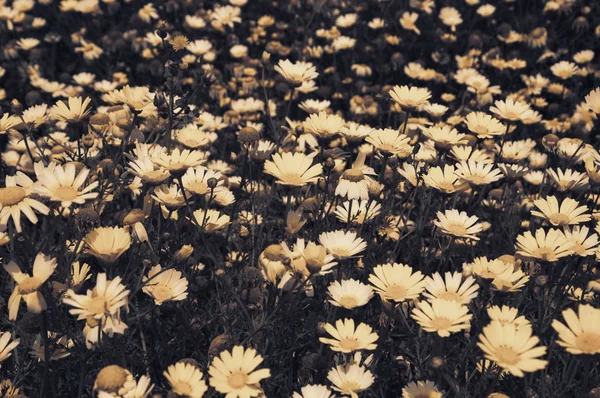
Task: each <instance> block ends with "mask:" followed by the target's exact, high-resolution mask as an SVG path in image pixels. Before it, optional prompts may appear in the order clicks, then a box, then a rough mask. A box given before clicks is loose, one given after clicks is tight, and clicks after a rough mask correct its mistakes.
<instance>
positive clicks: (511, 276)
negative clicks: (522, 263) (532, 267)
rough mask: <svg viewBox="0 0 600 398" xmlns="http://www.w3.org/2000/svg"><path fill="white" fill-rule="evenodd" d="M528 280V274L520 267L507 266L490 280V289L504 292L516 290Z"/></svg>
mask: <svg viewBox="0 0 600 398" xmlns="http://www.w3.org/2000/svg"><path fill="white" fill-rule="evenodd" d="M528 281H529V276H528V275H525V273H524V272H523V271H521V270H520V269H517V270H515V269H514V267H513V266H509V267H507V268H506V270H505V271H504V272H503V273H502V274H500V275H498V276H497V277H495V278H494V280H492V289H493V290H497V291H500V292H505V293H514V292H518V291H519V290H521V289H522V288H523V286H525V284H526V283H527V282H528Z"/></svg>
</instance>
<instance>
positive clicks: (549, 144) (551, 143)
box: [542, 134, 559, 151]
mask: <svg viewBox="0 0 600 398" xmlns="http://www.w3.org/2000/svg"><path fill="white" fill-rule="evenodd" d="M558 141H559V138H558V137H557V136H556V135H554V134H546V135H545V136H544V137H543V138H542V145H544V147H546V149H548V150H549V151H551V150H553V149H554V147H556V145H557V144H558Z"/></svg>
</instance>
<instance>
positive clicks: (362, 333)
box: [319, 318, 379, 353]
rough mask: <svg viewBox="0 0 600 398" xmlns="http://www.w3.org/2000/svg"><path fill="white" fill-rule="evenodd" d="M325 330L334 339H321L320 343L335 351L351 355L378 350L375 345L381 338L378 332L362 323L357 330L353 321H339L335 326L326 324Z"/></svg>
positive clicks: (347, 319)
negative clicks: (361, 351)
mask: <svg viewBox="0 0 600 398" xmlns="http://www.w3.org/2000/svg"><path fill="white" fill-rule="evenodd" d="M325 330H326V331H327V333H329V335H330V336H331V337H333V338H331V339H329V338H325V337H320V338H319V341H320V342H321V343H324V344H327V345H329V347H330V348H331V349H332V350H333V351H336V352H343V353H350V352H354V351H359V350H374V349H375V348H377V344H375V342H376V341H377V339H378V338H379V335H378V334H377V332H373V328H371V327H370V326H369V325H367V324H364V323H360V324H359V325H358V326H357V327H356V328H355V326H354V320H353V319H349V318H346V319H344V320H343V321H342V320H341V319H338V320H337V321H336V323H335V326H333V325H331V324H329V323H326V324H325Z"/></svg>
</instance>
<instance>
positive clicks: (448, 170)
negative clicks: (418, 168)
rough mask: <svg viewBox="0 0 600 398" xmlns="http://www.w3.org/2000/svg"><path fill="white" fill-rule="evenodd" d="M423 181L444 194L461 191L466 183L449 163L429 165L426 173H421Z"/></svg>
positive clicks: (465, 186)
mask: <svg viewBox="0 0 600 398" xmlns="http://www.w3.org/2000/svg"><path fill="white" fill-rule="evenodd" d="M423 183H424V184H425V186H427V187H429V188H434V189H437V190H438V191H441V192H443V193H445V194H451V193H454V192H456V191H463V190H465V189H466V188H468V185H467V184H466V183H465V182H464V181H462V180H461V179H460V178H459V176H458V175H457V174H456V169H455V168H454V166H452V165H450V164H446V165H444V168H443V169H442V168H441V167H439V166H436V167H431V168H430V169H429V170H428V171H427V174H425V175H423Z"/></svg>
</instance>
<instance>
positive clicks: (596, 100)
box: [0, 87, 600, 131]
mask: <svg viewBox="0 0 600 398" xmlns="http://www.w3.org/2000/svg"><path fill="white" fill-rule="evenodd" d="M585 106H587V108H588V109H589V110H590V111H592V112H594V113H595V114H596V115H598V114H600V87H597V88H596V89H595V90H592V91H590V93H589V94H588V95H586V96H585ZM2 119H4V117H3V118H2ZM0 125H2V123H1V122H0ZM0 131H1V129H0Z"/></svg>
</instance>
